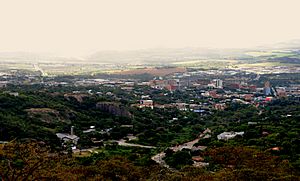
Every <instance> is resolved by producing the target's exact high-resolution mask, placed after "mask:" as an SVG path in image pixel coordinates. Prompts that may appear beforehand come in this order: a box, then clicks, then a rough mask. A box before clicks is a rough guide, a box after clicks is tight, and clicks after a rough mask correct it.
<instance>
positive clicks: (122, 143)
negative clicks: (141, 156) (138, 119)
mask: <svg viewBox="0 0 300 181" xmlns="http://www.w3.org/2000/svg"><path fill="white" fill-rule="evenodd" d="M116 142H117V143H118V144H119V145H120V146H132V147H140V148H156V147H155V146H145V145H139V144H134V143H126V140H124V139H121V140H118V141H116Z"/></svg>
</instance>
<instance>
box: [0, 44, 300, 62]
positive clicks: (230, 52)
mask: <svg viewBox="0 0 300 181" xmlns="http://www.w3.org/2000/svg"><path fill="white" fill-rule="evenodd" d="M272 49H277V50H278V49H298V50H300V40H292V41H289V42H281V43H276V44H274V45H266V46H260V47H255V48H251V49H250V48H249V49H215V48H191V47H188V48H177V49H168V48H163V49H144V50H131V51H99V52H96V53H94V54H91V55H88V56H86V57H63V56H57V55H54V54H43V53H28V52H0V61H21V62H61V63H62V62H76V63H80V62H81V63H88V62H93V63H135V64H152V63H155V64H168V63H171V62H177V61H183V60H199V59H230V58H236V59H239V58H240V59H244V58H245V59H247V58H250V56H249V55H246V54H245V52H246V51H255V50H256V51H260V50H272Z"/></svg>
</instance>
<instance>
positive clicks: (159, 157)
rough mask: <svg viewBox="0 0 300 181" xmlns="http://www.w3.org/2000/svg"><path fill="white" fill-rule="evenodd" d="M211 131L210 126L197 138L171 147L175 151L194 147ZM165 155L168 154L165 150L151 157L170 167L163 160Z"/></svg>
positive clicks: (163, 165)
mask: <svg viewBox="0 0 300 181" xmlns="http://www.w3.org/2000/svg"><path fill="white" fill-rule="evenodd" d="M210 132H211V130H210V129H209V128H207V129H206V130H204V131H203V132H202V133H201V134H200V135H199V136H198V138H196V139H194V140H192V141H189V142H186V143H183V144H181V145H178V146H173V147H169V149H171V150H173V151H174V152H177V151H180V150H182V149H184V148H186V149H192V147H193V145H194V144H195V143H197V142H198V141H199V140H200V139H201V138H203V137H204V136H205V135H206V133H210ZM165 156H166V154H165V153H164V152H160V153H158V154H156V155H154V156H153V157H151V159H152V160H153V161H155V162H156V163H158V164H159V165H161V166H162V167H166V168H170V166H169V165H168V164H167V163H166V162H165V161H164V160H163V158H164V157H165Z"/></svg>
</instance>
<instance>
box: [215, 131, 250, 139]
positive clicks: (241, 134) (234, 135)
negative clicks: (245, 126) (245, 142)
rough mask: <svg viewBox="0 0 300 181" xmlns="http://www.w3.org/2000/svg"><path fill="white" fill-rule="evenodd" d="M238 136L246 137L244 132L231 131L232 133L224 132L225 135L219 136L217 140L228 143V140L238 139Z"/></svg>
mask: <svg viewBox="0 0 300 181" xmlns="http://www.w3.org/2000/svg"><path fill="white" fill-rule="evenodd" d="M238 135H240V136H243V135H244V131H242V132H233V131H231V132H223V133H221V134H219V135H218V136H217V138H218V140H226V141H227V140H229V139H232V138H234V137H236V136H238Z"/></svg>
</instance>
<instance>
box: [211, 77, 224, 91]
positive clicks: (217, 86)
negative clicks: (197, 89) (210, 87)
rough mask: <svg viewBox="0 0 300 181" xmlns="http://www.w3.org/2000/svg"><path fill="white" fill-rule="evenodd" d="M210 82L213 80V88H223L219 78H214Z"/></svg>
mask: <svg viewBox="0 0 300 181" xmlns="http://www.w3.org/2000/svg"><path fill="white" fill-rule="evenodd" d="M212 82H213V84H214V86H215V88H218V89H222V88H223V81H222V80H221V79H214V80H213V81H212Z"/></svg>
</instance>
